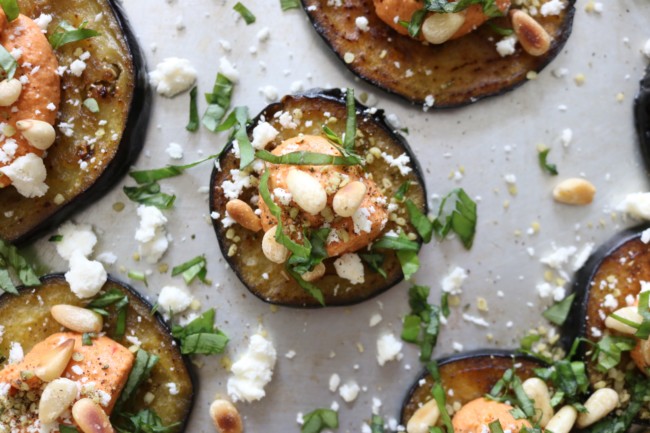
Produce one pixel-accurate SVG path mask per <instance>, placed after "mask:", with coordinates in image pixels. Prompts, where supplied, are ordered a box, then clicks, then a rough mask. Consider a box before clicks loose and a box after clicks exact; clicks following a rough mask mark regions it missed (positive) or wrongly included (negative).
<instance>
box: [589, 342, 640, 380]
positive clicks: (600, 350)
mask: <svg viewBox="0 0 650 433" xmlns="http://www.w3.org/2000/svg"><path fill="white" fill-rule="evenodd" d="M636 341H637V340H636V338H633V337H619V336H613V335H606V336H605V337H603V338H602V339H601V340H600V341H598V343H595V345H596V350H595V351H594V355H593V358H594V359H597V361H598V365H597V368H598V370H600V371H602V372H607V371H609V370H610V369H612V368H614V367H616V366H617V365H618V364H619V363H620V362H621V354H622V353H623V352H628V351H630V350H632V349H634V346H636Z"/></svg>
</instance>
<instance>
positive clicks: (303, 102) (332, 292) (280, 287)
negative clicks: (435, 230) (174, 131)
mask: <svg viewBox="0 0 650 433" xmlns="http://www.w3.org/2000/svg"><path fill="white" fill-rule="evenodd" d="M297 110H298V111H297ZM357 110H358V111H357V112H358V113H361V114H358V115H357V129H358V131H361V133H362V135H360V136H358V138H357V151H358V153H359V154H360V155H362V156H363V155H364V154H365V153H366V152H367V151H368V149H369V148H370V147H378V148H379V149H381V150H382V151H385V152H387V153H388V154H390V155H392V156H395V157H396V156H397V155H401V154H403V153H406V154H407V155H408V156H409V158H410V160H411V163H410V166H411V167H412V169H413V170H412V171H411V172H410V173H409V174H408V175H406V176H402V175H400V173H399V171H398V170H396V169H394V168H393V169H390V168H389V167H388V164H384V163H383V160H381V161H375V162H374V163H373V164H367V165H366V170H367V171H368V172H370V173H372V174H373V178H374V179H375V182H376V183H377V184H378V186H379V187H385V191H384V195H385V196H386V197H388V198H390V197H393V195H394V194H395V192H397V189H398V188H399V187H400V185H402V184H403V183H404V182H405V181H410V183H411V187H410V188H409V190H408V193H407V195H406V197H407V198H409V199H411V200H412V201H413V202H414V203H415V204H416V206H417V207H419V208H420V209H421V210H422V211H423V212H424V213H425V214H426V213H427V212H428V211H427V205H426V191H425V186H424V181H423V177H422V172H421V170H420V167H419V166H418V164H417V161H416V159H415V156H414V154H413V152H412V151H411V150H410V148H409V146H408V144H407V143H406V141H405V140H404V138H403V137H401V136H400V135H398V134H396V133H395V132H394V131H393V130H392V129H391V128H390V127H389V126H388V124H387V123H386V122H385V118H384V114H383V111H382V110H377V111H374V110H372V113H371V112H370V111H368V110H366V107H363V106H362V105H361V104H360V103H357ZM280 111H283V112H289V113H294V115H295V114H296V113H298V112H299V113H300V116H301V120H300V125H299V126H298V127H297V128H295V129H283V128H282V127H281V126H280V125H279V124H278V123H277V121H275V120H272V119H274V115H275V113H278V112H280ZM326 113H328V114H329V115H328V117H326ZM261 116H263V118H265V119H267V121H269V122H273V126H274V127H275V128H276V129H278V130H279V131H280V134H279V135H278V137H277V138H276V139H275V140H274V141H273V142H272V143H271V144H269V146H268V147H267V150H271V149H272V148H273V147H275V146H277V145H279V144H280V143H281V142H282V141H283V140H286V139H289V138H292V137H295V136H297V135H298V134H300V133H303V134H305V135H308V134H310V135H321V136H322V135H323V132H322V129H321V128H322V125H325V124H327V125H328V126H329V127H330V128H331V129H332V130H334V131H335V132H336V133H337V134H339V136H340V135H341V134H342V133H343V132H344V130H345V119H346V105H345V96H344V95H343V93H342V92H341V91H340V90H329V91H322V90H314V91H311V92H308V93H305V94H302V95H295V96H286V97H284V98H283V99H282V101H281V102H280V103H276V104H272V105H270V106H268V107H267V108H266V109H264V111H262V113H260V115H259V116H258V117H257V118H256V119H255V120H254V121H253V122H252V124H251V126H250V127H249V131H248V132H249V136H250V135H251V134H252V129H253V128H254V126H255V125H256V124H257V123H258V122H259V120H260V119H261ZM334 119H338V120H337V121H336V122H333V120H334ZM309 122H311V123H309ZM306 125H310V126H306ZM230 150H231V148H230V147H229V148H226V149H225V151H224V152H223V154H222V156H221V157H220V159H219V167H220V168H215V170H214V171H213V173H212V178H211V182H210V185H211V187H210V211H211V212H212V213H213V214H214V212H216V213H218V214H219V215H220V216H222V217H223V216H224V215H226V213H225V212H226V203H227V202H228V200H229V199H228V198H226V197H225V195H224V193H223V189H222V187H221V185H222V184H223V182H224V181H227V180H229V179H230V178H231V177H232V176H231V170H238V169H239V159H238V158H235V157H234V155H233V153H232V152H231V151H230ZM257 194H258V191H257V188H248V189H247V190H244V192H243V193H242V194H241V196H240V197H239V198H240V199H241V200H243V201H245V202H247V203H248V202H250V200H251V198H252V197H253V196H255V195H257ZM403 207H404V206H400V210H399V211H398V212H403V213H401V214H400V215H401V216H402V217H404V218H405V219H406V220H407V221H408V216H407V215H406V213H405V212H404V211H403V209H402V208H403ZM213 224H214V229H215V232H216V234H217V238H218V240H219V245H220V247H221V251H222V253H223V256H224V257H225V258H226V260H227V261H228V264H229V265H230V267H231V268H232V269H233V270H234V271H235V273H236V274H237V276H238V277H239V279H240V280H241V281H242V283H244V285H245V286H246V287H247V288H248V290H249V291H251V293H253V294H254V295H255V296H257V297H258V298H260V299H262V300H263V301H265V302H269V303H272V304H278V305H284V306H290V307H312V308H313V307H319V306H320V304H319V303H318V301H317V300H316V299H315V298H313V297H312V296H310V295H309V294H307V292H306V291H305V290H304V289H302V288H301V287H300V286H299V285H298V283H297V282H296V281H295V280H293V279H292V278H291V277H288V275H287V273H286V272H285V270H284V265H279V264H275V263H272V262H271V261H269V260H268V259H267V258H266V257H265V256H264V254H263V252H262V248H261V245H262V237H263V235H264V233H263V232H262V231H260V232H257V233H253V232H251V231H249V230H246V229H244V228H242V227H241V226H239V225H236V224H235V225H233V226H232V227H229V228H226V227H224V226H223V224H222V223H221V220H220V219H218V220H213ZM398 228H399V227H398V226H397V225H396V223H395V222H393V221H389V222H388V224H387V225H386V228H385V231H388V230H395V231H397V230H398ZM403 228H404V229H406V230H407V231H410V232H415V230H414V229H413V228H412V227H410V224H408V223H407V225H406V226H405V227H403ZM234 240H238V242H234ZM233 245H234V247H233ZM363 252H365V251H361V253H363ZM382 254H383V255H384V264H383V269H384V271H385V272H386V274H387V277H386V278H384V277H382V276H381V275H379V274H378V273H376V272H374V271H372V270H371V269H370V268H369V267H368V266H367V265H364V267H365V282H364V283H362V284H356V285H351V284H350V283H349V282H348V281H347V280H344V279H342V278H340V277H339V276H338V275H337V274H336V271H335V269H334V266H333V262H334V260H335V259H334V258H329V259H326V260H325V262H324V263H325V265H326V269H327V270H326V273H325V276H324V277H323V278H321V279H320V280H317V281H315V282H314V284H315V285H316V286H318V287H319V288H320V289H321V291H322V292H323V295H324V299H325V305H326V306H338V305H349V304H355V303H358V302H362V301H364V300H366V299H368V298H370V297H373V296H375V295H378V294H379V293H382V292H384V291H385V290H388V289H389V288H390V287H392V286H394V285H395V284H397V283H398V282H399V281H401V280H402V279H403V274H402V269H401V266H400V264H399V261H398V259H397V256H396V254H395V252H394V251H390V250H386V251H382Z"/></svg>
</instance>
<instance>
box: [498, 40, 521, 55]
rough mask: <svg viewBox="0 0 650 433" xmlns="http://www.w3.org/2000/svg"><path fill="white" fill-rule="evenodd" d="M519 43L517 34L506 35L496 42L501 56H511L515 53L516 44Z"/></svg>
mask: <svg viewBox="0 0 650 433" xmlns="http://www.w3.org/2000/svg"><path fill="white" fill-rule="evenodd" d="M516 44H517V36H515V35H511V36H506V37H505V38H503V39H501V40H500V41H499V42H497V43H496V48H497V53H499V55H500V56H501V57H506V56H511V55H513V54H514V53H515V45H516Z"/></svg>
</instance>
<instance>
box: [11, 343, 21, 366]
mask: <svg viewBox="0 0 650 433" xmlns="http://www.w3.org/2000/svg"><path fill="white" fill-rule="evenodd" d="M23 358H25V352H24V351H23V346H21V345H20V343H18V342H16V341H12V342H11V343H10V344H9V359H8V362H9V364H18V363H19V362H20V361H22V360H23Z"/></svg>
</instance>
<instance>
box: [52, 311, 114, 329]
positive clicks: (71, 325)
mask: <svg viewBox="0 0 650 433" xmlns="http://www.w3.org/2000/svg"><path fill="white" fill-rule="evenodd" d="M50 313H51V314H52V317H54V320H56V321H57V322H59V323H60V324H61V325H63V326H65V327H66V328H68V329H70V330H72V331H75V332H79V333H80V334H83V333H84V332H101V330H102V327H103V326H104V319H103V318H102V316H101V315H99V314H97V313H95V312H94V311H91V310H88V309H86V308H81V307H75V306H74V305H65V304H59V305H55V306H53V307H52V308H51V309H50Z"/></svg>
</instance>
